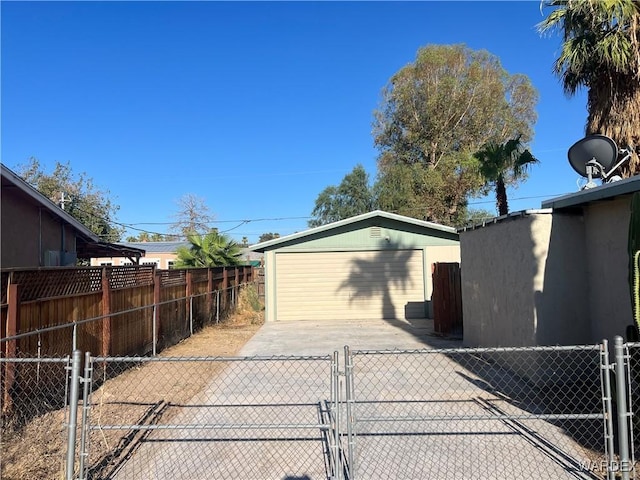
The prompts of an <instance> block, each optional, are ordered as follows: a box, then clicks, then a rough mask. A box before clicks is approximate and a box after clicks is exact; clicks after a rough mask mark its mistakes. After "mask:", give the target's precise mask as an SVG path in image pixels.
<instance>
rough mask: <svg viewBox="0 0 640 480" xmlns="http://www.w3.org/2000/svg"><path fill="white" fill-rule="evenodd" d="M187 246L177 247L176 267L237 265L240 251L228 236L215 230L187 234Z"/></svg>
mask: <svg viewBox="0 0 640 480" xmlns="http://www.w3.org/2000/svg"><path fill="white" fill-rule="evenodd" d="M187 240H188V242H189V243H190V244H191V245H190V246H189V247H179V248H178V250H177V253H178V257H177V260H176V264H175V267H176V268H202V267H222V266H230V265H239V264H240V263H241V261H240V256H241V255H242V252H241V250H240V246H239V245H238V244H237V243H236V242H235V241H234V240H233V239H231V238H230V237H228V236H226V235H224V234H221V233H219V232H217V231H215V230H214V231H211V232H209V233H208V234H206V235H200V234H197V233H192V234H189V235H187Z"/></svg>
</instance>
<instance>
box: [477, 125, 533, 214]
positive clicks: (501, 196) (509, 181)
mask: <svg viewBox="0 0 640 480" xmlns="http://www.w3.org/2000/svg"><path fill="white" fill-rule="evenodd" d="M474 156H475V157H476V158H477V159H478V161H479V162H480V165H479V167H480V174H481V175H482V177H483V178H484V179H485V186H487V187H492V188H494V189H495V192H496V209H497V210H498V215H507V214H508V213H509V204H508V201H507V188H506V187H507V185H515V184H517V183H518V182H519V181H520V180H522V179H523V178H525V177H526V175H527V170H528V168H529V167H530V166H531V165H533V164H535V163H539V162H538V159H536V158H535V157H534V156H533V155H532V154H531V152H530V151H529V150H528V149H527V148H525V146H524V144H523V143H522V141H521V140H520V137H519V136H518V137H516V138H512V139H510V140H508V141H506V142H504V143H499V144H498V143H493V142H489V143H487V144H486V145H484V146H483V147H482V148H481V149H480V150H479V151H477V152H476V153H475V155H474Z"/></svg>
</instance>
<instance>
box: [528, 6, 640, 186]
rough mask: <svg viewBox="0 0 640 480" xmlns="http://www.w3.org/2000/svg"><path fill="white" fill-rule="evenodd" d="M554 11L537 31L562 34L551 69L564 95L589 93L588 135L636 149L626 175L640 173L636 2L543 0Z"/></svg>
mask: <svg viewBox="0 0 640 480" xmlns="http://www.w3.org/2000/svg"><path fill="white" fill-rule="evenodd" d="M543 4H544V5H545V6H547V7H550V8H552V10H551V12H550V13H549V15H548V16H547V18H545V19H544V21H542V22H541V23H540V24H539V25H538V28H539V30H540V31H541V32H543V33H545V32H553V31H557V32H560V33H561V35H562V38H563V43H562V49H561V51H560V54H559V56H558V58H557V59H556V61H555V63H554V65H553V70H554V72H555V73H556V75H558V76H559V77H560V79H561V81H562V85H563V87H564V90H565V93H567V95H569V96H572V95H574V94H575V93H576V91H578V89H580V88H581V87H586V88H587V89H588V96H587V110H588V117H587V123H586V129H585V130H586V134H587V135H589V134H595V133H599V134H602V135H607V136H608V137H611V138H612V139H613V140H614V141H615V142H616V143H617V144H618V145H619V146H620V147H623V148H624V147H627V146H631V147H633V148H634V152H633V155H632V159H631V162H630V164H629V165H628V166H625V167H623V168H622V169H621V172H620V173H621V174H622V176H624V177H627V176H631V175H637V174H638V173H640V156H639V152H640V2H638V1H637V0H607V1H604V0H579V1H578V0H545V1H544V2H543Z"/></svg>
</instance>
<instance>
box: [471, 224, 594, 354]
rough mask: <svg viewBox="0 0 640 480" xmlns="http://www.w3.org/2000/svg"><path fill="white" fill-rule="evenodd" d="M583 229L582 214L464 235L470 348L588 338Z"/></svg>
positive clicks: (492, 228) (508, 225) (574, 340)
mask: <svg viewBox="0 0 640 480" xmlns="http://www.w3.org/2000/svg"><path fill="white" fill-rule="evenodd" d="M582 231H583V224H582V220H581V218H579V217H575V216H571V215H554V216H552V215H551V214H550V213H537V214H529V215H525V216H522V217H515V218H512V219H507V220H506V221H502V222H499V223H497V224H492V225H490V226H487V227H485V228H478V229H475V230H469V231H467V232H462V233H461V234H460V246H461V256H462V261H461V265H462V299H463V318H464V341H465V344H467V345H469V346H530V345H556V344H567V343H584V342H585V341H587V340H588V338H589V336H588V331H589V322H588V318H587V316H586V310H587V309H586V305H585V302H584V299H585V298H586V296H587V293H586V291H585V290H586V281H585V275H584V267H583V266H582V265H583V257H584V252H585V250H584V243H583V241H582V239H583V235H582ZM575 238H578V239H580V241H578V242H577V243H576V242H575V241H574V240H572V239H575Z"/></svg>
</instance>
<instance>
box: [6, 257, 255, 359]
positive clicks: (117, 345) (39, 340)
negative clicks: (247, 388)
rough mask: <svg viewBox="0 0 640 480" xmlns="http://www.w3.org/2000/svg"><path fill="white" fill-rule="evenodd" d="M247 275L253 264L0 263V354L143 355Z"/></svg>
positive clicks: (187, 327) (219, 303)
mask: <svg viewBox="0 0 640 480" xmlns="http://www.w3.org/2000/svg"><path fill="white" fill-rule="evenodd" d="M252 280H253V269H252V267H217V268H209V269H206V268H204V269H189V270H156V269H155V267H154V266H122V267H86V268H52V269H30V270H14V271H3V272H2V286H1V288H2V306H1V312H0V314H1V315H0V340H2V347H3V348H2V352H1V354H2V356H4V357H7V358H11V357H15V356H16V355H19V356H23V357H36V356H37V357H59V356H64V355H68V354H69V353H70V352H71V351H72V349H79V350H82V351H86V352H91V353H93V354H99V355H103V356H108V355H112V356H118V355H145V354H147V353H149V352H151V351H152V350H153V348H154V346H155V347H156V348H157V349H162V348H164V347H166V346H169V345H173V344H175V343H177V342H178V341H179V340H181V339H183V338H186V337H187V336H188V335H189V334H190V333H191V332H192V331H193V330H195V329H199V328H201V327H202V326H203V325H204V324H205V323H208V322H210V321H211V320H212V319H215V318H217V316H219V315H224V314H225V313H226V311H227V309H228V308H229V307H230V306H231V303H232V302H233V301H234V299H235V297H236V296H237V293H238V289H237V288H236V287H238V286H239V285H240V284H242V283H247V282H250V281H252ZM154 324H155V331H154ZM30 333H32V334H30ZM16 336H18V338H15V339H10V338H9V337H16ZM5 339H7V340H5Z"/></svg>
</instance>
